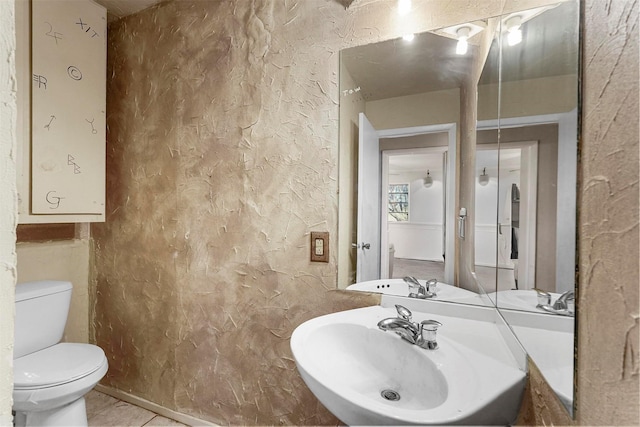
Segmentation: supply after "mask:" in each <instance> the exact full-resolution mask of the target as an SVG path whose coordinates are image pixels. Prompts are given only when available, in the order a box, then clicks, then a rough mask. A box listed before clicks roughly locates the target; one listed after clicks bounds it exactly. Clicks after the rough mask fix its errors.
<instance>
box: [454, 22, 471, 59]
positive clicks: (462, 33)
mask: <svg viewBox="0 0 640 427" xmlns="http://www.w3.org/2000/svg"><path fill="white" fill-rule="evenodd" d="M470 32H471V28H469V27H460V28H458V30H457V31H456V34H457V35H458V44H457V45H456V53H457V54H458V55H466V54H467V50H468V49H469V42H468V41H467V40H469V33H470Z"/></svg>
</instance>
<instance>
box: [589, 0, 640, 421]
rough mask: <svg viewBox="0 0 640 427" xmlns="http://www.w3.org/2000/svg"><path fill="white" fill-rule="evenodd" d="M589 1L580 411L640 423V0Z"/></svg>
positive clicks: (591, 418) (593, 418)
mask: <svg viewBox="0 0 640 427" xmlns="http://www.w3.org/2000/svg"><path fill="white" fill-rule="evenodd" d="M585 3H586V9H585V31H584V59H583V61H584V76H583V77H584V86H583V88H584V94H583V104H582V108H583V110H582V120H583V124H582V131H583V135H582V148H581V152H580V159H581V166H580V169H579V179H580V184H579V193H578V197H579V203H578V207H579V208H578V209H579V216H578V224H579V246H578V251H579V257H580V258H579V259H580V280H579V291H580V292H579V300H578V308H579V313H578V314H579V315H578V377H577V384H578V396H577V401H578V420H579V422H580V424H582V425H611V424H615V425H622V424H630V425H638V424H640V411H639V409H638V408H639V404H640V403H639V402H640V387H639V381H638V378H639V377H640V328H639V326H638V321H639V318H640V316H639V307H638V306H639V302H640V295H639V293H638V287H639V286H640V284H639V276H638V263H639V262H640V251H639V250H638V246H639V244H640V234H639V227H638V223H639V218H638V213H639V212H638V211H639V202H638V195H639V193H640V187H639V186H638V168H639V167H640V159H639V144H638V135H639V127H638V117H639V115H640V108H639V106H638V98H639V91H638V81H639V70H638V52H639V49H640V46H639V45H638V32H639V31H638V16H639V12H638V2H637V1H614V2H602V1H600V0H587V1H586V2H585Z"/></svg>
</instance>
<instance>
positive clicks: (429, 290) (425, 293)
mask: <svg viewBox="0 0 640 427" xmlns="http://www.w3.org/2000/svg"><path fill="white" fill-rule="evenodd" d="M402 280H404V281H405V282H406V283H407V285H409V291H412V290H414V289H416V288H417V291H418V292H417V293H416V292H410V293H409V297H410V298H419V299H427V298H433V297H436V296H437V295H436V293H435V287H436V285H437V284H438V281H437V280H436V279H430V280H427V286H426V287H424V286H422V284H420V282H419V281H418V279H416V278H415V277H413V276H405V277H403V278H402Z"/></svg>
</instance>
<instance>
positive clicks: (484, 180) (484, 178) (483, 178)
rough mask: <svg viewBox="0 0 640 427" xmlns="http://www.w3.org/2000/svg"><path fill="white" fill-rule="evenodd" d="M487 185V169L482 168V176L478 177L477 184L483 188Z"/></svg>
mask: <svg viewBox="0 0 640 427" xmlns="http://www.w3.org/2000/svg"><path fill="white" fill-rule="evenodd" d="M488 183H489V175H487V168H482V174H480V176H479V177H478V184H480V185H482V186H483V187H484V186H485V185H487V184H488Z"/></svg>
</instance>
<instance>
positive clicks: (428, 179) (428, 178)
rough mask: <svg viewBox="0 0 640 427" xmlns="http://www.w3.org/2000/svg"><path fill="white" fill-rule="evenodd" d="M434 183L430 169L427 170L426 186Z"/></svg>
mask: <svg viewBox="0 0 640 427" xmlns="http://www.w3.org/2000/svg"><path fill="white" fill-rule="evenodd" d="M432 185H433V178H431V175H429V170H427V176H425V177H424V186H425V188H429V187H431V186H432Z"/></svg>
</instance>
